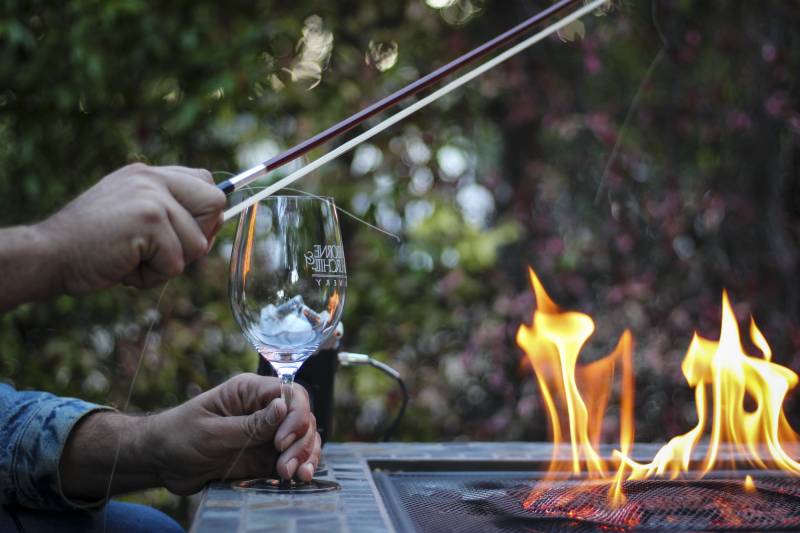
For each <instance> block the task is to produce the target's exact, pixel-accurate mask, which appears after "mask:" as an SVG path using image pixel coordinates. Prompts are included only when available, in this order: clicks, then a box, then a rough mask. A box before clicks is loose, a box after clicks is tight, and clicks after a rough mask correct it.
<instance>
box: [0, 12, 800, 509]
mask: <svg viewBox="0 0 800 533" xmlns="http://www.w3.org/2000/svg"><path fill="white" fill-rule="evenodd" d="M548 4H549V2H547V1H543V0H539V1H537V0H503V1H502V2H501V1H500V0H485V1H484V0H397V1H394V2H366V1H353V0H346V1H337V2H326V3H319V2H309V1H306V0H295V1H293V2H290V3H287V2H278V1H274V0H258V1H251V0H248V1H238V0H236V1H233V0H232V1H229V2H224V3H222V2H214V1H209V0H193V1H192V2H186V1H176V2H166V3H164V2H160V3H157V2H147V1H144V0H102V1H100V0H72V1H70V2H64V3H53V2H47V1H39V0H25V1H24V2H21V1H15V0H7V1H6V2H4V3H3V7H2V8H0V225H2V226H6V225H14V224H24V223H30V222H34V221H37V220H40V219H42V218H43V217H46V216H47V215H48V214H49V213H51V212H53V211H54V210H56V209H58V208H59V207H60V206H62V205H63V204H64V203H66V202H67V201H68V200H69V199H70V198H72V197H74V196H75V195H76V194H78V193H79V192H80V191H82V190H84V189H86V188H88V187H89V186H90V185H91V184H92V183H94V182H96V181H97V180H99V179H100V178H101V177H103V176H104V175H105V174H108V173H110V172H112V171H113V170H115V169H116V168H118V167H120V166H123V165H125V164H127V163H130V162H134V161H142V162H146V163H149V164H154V165H161V164H185V165H188V166H195V167H204V168H208V169H210V170H212V171H218V173H217V174H215V177H216V179H217V181H221V180H222V179H224V178H225V177H226V174H225V172H237V171H239V170H241V169H244V168H245V167H249V166H251V165H252V164H255V163H258V162H260V161H262V160H265V159H267V158H268V157H270V156H272V155H275V154H276V153H278V152H279V151H281V150H283V149H285V148H287V147H290V146H292V145H293V144H295V143H297V142H299V141H301V140H303V139H305V138H307V137H308V136H310V135H312V134H314V133H316V132H318V131H320V130H321V129H323V128H324V127H326V126H328V125H330V124H332V123H334V122H336V121H338V120H340V119H342V118H344V117H345V116H347V115H349V114H351V113H353V112H355V111H357V110H358V109H360V108H362V107H364V106H366V105H368V104H369V103H371V102H372V101H374V100H376V99H378V98H380V97H382V96H384V95H387V94H389V93H390V92H392V91H394V90H396V89H398V88H400V87H401V86H403V85H405V84H407V83H409V82H410V81H413V80H414V79H416V78H418V77H419V76H421V75H424V74H426V73H428V72H430V71H432V70H433V69H435V68H436V67H438V66H440V65H442V64H444V63H445V62H447V61H449V60H451V59H453V58H455V57H457V56H458V55H460V54H462V53H464V52H466V51H468V50H469V49H471V48H473V47H475V46H477V45H478V44H480V43H482V42H483V41H485V40H487V39H488V38H490V37H492V36H494V35H496V34H498V33H500V32H501V31H503V30H505V29H507V28H509V27H511V26H513V25H514V24H516V23H518V22H519V21H521V19H523V18H526V17H528V16H530V15H532V14H534V13H535V12H537V11H538V10H540V9H541V8H543V7H545V6H546V5H548ZM797 7H798V5H797V3H796V2H786V1H783V0H775V1H763V2H724V3H718V2H692V1H689V0H681V1H678V0H675V1H654V2H632V1H617V2H615V3H614V4H613V7H612V8H611V9H609V10H604V11H603V12H599V13H596V14H595V15H594V16H589V17H587V18H586V19H584V24H581V25H574V26H572V27H570V28H568V29H566V30H565V31H563V32H562V33H561V35H559V36H558V37H556V36H554V37H552V38H549V39H547V40H546V41H545V42H543V43H540V44H539V45H537V46H535V47H534V48H532V49H531V50H529V51H527V52H524V53H522V54H520V55H518V56H517V57H515V58H514V59H512V60H511V61H509V62H508V63H506V64H505V65H503V66H501V67H499V68H497V69H495V70H494V71H492V72H490V73H488V74H487V75H485V76H483V77H482V78H480V79H479V80H476V81H475V82H473V83H471V84H470V85H468V86H467V87H466V88H464V89H462V90H459V91H458V92H456V93H454V94H452V95H450V96H448V97H447V98H444V99H442V100H440V101H439V102H437V103H436V104H435V105H433V106H431V107H429V108H427V109H426V110H425V111H423V112H421V113H419V114H417V115H415V116H414V117H412V118H410V119H408V120H405V121H404V122H402V123H401V124H399V125H397V126H395V127H393V128H391V129H390V130H389V131H388V132H386V133H384V134H382V135H380V136H379V137H377V138H375V139H374V140H373V141H371V142H370V143H369V144H362V145H361V146H360V147H359V148H358V149H357V150H356V151H354V152H352V153H351V154H349V155H347V156H345V157H343V158H341V159H340V160H338V161H337V162H335V163H332V164H329V165H327V166H326V167H324V168H323V169H321V170H320V171H319V172H317V173H316V174H314V175H312V176H309V177H307V178H305V179H303V180H302V181H301V182H299V183H298V184H297V186H298V187H299V188H301V189H303V190H306V191H310V192H314V193H318V194H325V195H331V196H334V197H335V198H336V200H337V202H338V204H339V205H341V206H342V207H344V208H345V209H347V210H349V211H351V212H352V213H354V214H356V215H358V216H360V217H363V218H364V219H365V220H367V221H369V222H370V223H373V224H375V225H377V226H378V227H380V228H382V229H384V230H386V231H388V232H391V233H395V234H397V235H398V236H399V237H400V242H399V243H398V242H396V241H395V240H393V239H391V238H388V237H386V236H385V235H383V234H381V233H379V232H377V231H375V230H373V229H370V228H369V227H367V226H365V225H362V224H360V223H358V222H356V221H355V220H353V219H352V218H350V217H347V216H343V217H342V218H341V222H342V224H343V227H342V231H343V236H344V239H345V252H346V258H347V265H348V271H349V277H350V283H349V289H348V294H347V304H346V307H345V315H344V326H345V336H344V339H343V343H342V347H343V348H344V349H347V350H349V351H355V352H363V353H369V354H371V355H373V356H374V357H377V358H378V359H380V360H382V361H385V362H386V363H388V364H390V365H392V366H393V367H395V368H397V369H398V370H400V372H401V373H402V374H403V376H404V377H405V379H406V382H407V384H408V387H409V390H410V393H411V403H410V406H409V410H408V412H407V413H406V416H405V418H404V419H403V421H402V424H401V425H400V427H399V430H398V432H397V434H396V435H395V438H397V439H400V440H406V441H431V440H437V441H439V440H442V441H448V440H454V439H464V440H547V439H548V436H547V426H546V422H545V418H544V412H543V406H542V404H541V401H540V398H539V396H538V390H537V387H536V384H535V380H534V378H533V376H532V375H531V371H530V368H529V367H527V366H526V365H524V364H523V362H522V361H523V357H524V356H523V352H522V351H521V350H520V349H519V348H518V347H517V346H516V344H515V342H514V336H515V333H516V330H517V328H518V327H519V325H520V324H521V323H523V322H526V323H528V322H530V320H531V314H532V311H533V307H534V298H533V295H532V293H531V290H530V287H529V284H528V277H527V276H528V274H527V268H528V266H529V265H530V266H531V267H533V268H534V269H535V270H536V271H537V273H538V274H539V275H540V277H541V278H542V280H543V282H544V284H545V286H546V287H547V289H548V291H549V292H550V294H551V295H552V296H553V298H554V299H555V300H556V301H557V302H558V303H559V304H561V305H562V306H563V307H565V308H570V309H575V310H580V311H583V312H585V313H588V314H590V315H592V316H593V317H594V318H595V320H596V322H597V331H596V333H595V335H594V337H593V338H592V339H591V341H590V342H589V344H588V346H587V347H586V348H585V350H584V353H583V357H584V358H585V360H586V361H590V360H592V359H595V358H597V357H599V356H602V355H604V354H605V353H607V352H608V351H609V350H610V348H611V347H613V345H614V344H615V343H616V341H617V339H618V337H619V335H620V334H621V333H622V331H623V329H624V328H625V327H629V328H630V329H631V330H632V332H633V334H634V337H635V339H636V346H635V354H634V360H635V365H636V378H637V391H636V392H637V402H636V404H637V405H636V422H637V432H636V437H637V440H638V441H660V440H665V439H667V438H669V437H671V436H673V435H675V434H677V433H681V432H684V431H686V430H688V429H689V428H690V427H691V426H692V425H694V423H695V411H694V404H693V402H692V398H693V395H692V393H691V391H690V389H689V388H688V387H687V386H686V385H685V381H684V378H683V376H682V375H681V372H680V363H681V360H682V358H683V354H684V352H685V350H686V348H687V347H688V344H689V341H690V339H691V334H692V332H693V331H694V330H697V331H698V332H700V333H701V334H703V335H705V336H708V337H712V338H716V337H717V336H718V331H719V329H718V328H719V314H720V295H721V292H722V289H723V288H724V287H727V288H728V290H729V291H730V295H731V298H732V300H733V302H734V304H735V309H736V313H737V316H738V318H739V319H740V320H742V321H744V320H746V319H747V318H748V315H749V314H750V313H752V314H754V315H755V317H756V320H757V321H758V324H759V326H760V327H761V329H762V330H763V332H764V334H765V336H766V338H767V339H768V341H769V342H770V344H771V345H772V347H773V349H774V352H775V356H774V359H775V360H776V361H777V362H779V363H782V364H784V365H788V366H789V367H791V368H792V369H794V370H795V371H800V281H799V279H798V278H799V275H800V177H799V174H798V172H799V171H800V167H799V166H798V163H800V88H799V87H798V81H799V80H800V74H799V73H800V32H799V31H798V28H800V10H798V9H797ZM373 123H374V122H373ZM328 148H329V147H328ZM320 153H322V152H321V151H318V152H316V153H315V154H314V155H313V156H312V158H313V157H316V156H318V155H319V154H320ZM235 224H236V223H235V222H231V223H229V224H227V225H226V226H225V227H224V228H223V230H222V233H221V235H220V237H219V238H218V240H217V244H216V246H215V248H214V250H213V251H212V253H211V254H210V256H209V257H207V258H206V259H205V260H203V261H201V262H200V263H198V264H196V265H194V266H192V267H191V268H190V269H189V271H188V272H187V273H186V274H185V275H184V276H181V277H180V278H178V279H175V280H174V281H172V282H171V283H170V284H169V285H168V286H167V288H166V290H165V292H164V295H163V299H162V300H161V303H160V305H157V302H158V298H159V294H160V290H153V291H148V292H139V291H135V290H132V289H128V288H125V287H118V288H115V289H113V290H110V291H105V292H103V293H98V294H95V295H92V296H90V297H85V298H81V299H74V298H70V297H61V298H58V299H57V300H55V301H52V302H49V303H45V304H36V305H26V306H23V307H21V308H19V309H17V310H15V311H13V312H11V313H8V314H6V315H5V316H3V317H2V318H0V379H2V380H4V381H6V382H9V383H11V384H13V385H14V386H16V387H17V388H20V389H26V388H32V389H44V390H48V391H51V392H54V393H57V394H62V395H71V396H78V397H81V398H85V399H88V400H92V401H96V402H101V403H107V404H112V405H117V406H121V405H123V404H124V403H125V399H126V397H127V393H128V389H129V387H130V385H131V380H132V378H133V375H134V373H135V371H136V368H137V362H138V359H139V356H140V354H142V353H143V354H144V360H143V365H142V368H141V370H140V372H139V374H138V377H137V379H136V381H135V384H134V387H133V396H132V400H131V405H130V410H133V411H153V410H158V409H163V408H166V407H168V406H171V405H174V404H176V403H178V402H181V401H184V400H186V399H187V398H189V397H191V396H193V395H196V394H197V393H199V392H200V391H202V390H205V389H207V388H210V387H212V386H213V385H215V384H217V383H220V382H222V381H224V380H225V379H226V378H228V377H230V376H232V375H235V374H237V373H240V372H243V371H253V370H254V369H255V368H256V366H257V363H258V362H257V359H256V354H255V352H254V351H253V350H252V349H251V348H250V347H249V346H247V345H246V344H245V341H244V339H243V337H242V335H241V334H240V332H239V329H238V327H237V326H236V324H235V323H234V321H233V318H232V316H231V313H230V310H229V305H228V293H227V269H228V260H229V253H230V249H231V244H232V238H233V232H234V230H235ZM742 323H743V324H744V322H742ZM151 327H152V333H151V335H149V337H148V335H147V332H148V330H149V329H150V328H151ZM146 341H147V342H146ZM399 404H400V396H399V395H398V392H397V390H396V388H395V385H394V383H393V382H392V381H391V380H389V379H387V378H385V377H384V376H382V375H381V374H380V373H377V372H375V371H374V370H372V369H369V368H363V369H340V370H339V372H338V374H337V384H336V423H335V426H334V430H333V436H332V438H333V439H334V440H339V441H347V440H365V441H369V440H374V439H376V438H377V436H379V435H380V433H381V432H382V429H383V428H384V427H385V425H386V424H387V423H388V422H389V421H390V420H391V418H392V417H393V415H394V413H395V412H396V410H397V409H398V407H399ZM799 406H800V395H798V394H797V393H796V392H794V393H793V394H792V396H791V400H790V403H789V404H788V405H787V411H788V414H789V416H790V419H791V421H792V422H793V424H794V426H795V428H797V427H800V408H798V407H799ZM607 430H608V439H607V440H608V441H609V442H613V441H614V440H615V435H616V427H615V424H614V409H613V407H612V409H611V413H610V416H609V424H608V429H607ZM133 498H135V499H137V501H146V502H151V503H153V502H154V503H156V504H157V505H159V506H160V507H161V508H164V509H166V510H168V511H169V512H171V513H172V514H173V515H174V516H177V517H178V518H180V519H181V520H183V521H184V523H186V520H187V510H186V501H185V500H180V499H178V498H176V497H173V496H171V495H169V494H167V493H166V492H164V491H149V492H147V493H144V494H138V495H135V496H133Z"/></svg>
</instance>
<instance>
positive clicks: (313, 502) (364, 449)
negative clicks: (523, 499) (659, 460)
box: [190, 442, 800, 533]
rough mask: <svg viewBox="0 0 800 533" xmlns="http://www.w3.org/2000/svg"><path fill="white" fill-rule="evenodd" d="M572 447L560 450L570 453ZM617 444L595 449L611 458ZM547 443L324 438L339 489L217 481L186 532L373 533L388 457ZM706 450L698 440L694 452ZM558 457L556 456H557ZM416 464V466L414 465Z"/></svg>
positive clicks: (442, 457)
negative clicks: (243, 486) (377, 475)
mask: <svg viewBox="0 0 800 533" xmlns="http://www.w3.org/2000/svg"><path fill="white" fill-rule="evenodd" d="M568 448H569V447H568V446H567V447H564V448H562V451H563V452H564V453H565V454H567V455H564V456H563V457H564V458H565V459H568V457H569V455H568V454H569V449H568ZM614 448H615V446H612V445H603V446H601V447H600V449H599V450H598V451H599V452H600V453H601V455H602V456H603V457H610V456H611V452H612V450H613V449H614ZM659 448H660V445H659V444H650V443H648V444H642V443H637V444H635V446H634V448H633V457H634V458H635V459H637V460H640V461H645V462H646V461H649V460H650V459H651V458H652V457H653V456H654V455H655V453H656V452H657V451H658V449H659ZM784 448H785V449H786V451H787V452H788V453H789V454H790V456H792V457H800V446H791V445H789V446H785V447H784ZM552 450H553V449H552V446H551V445H550V444H549V443H543V442H538V443H537V442H449V443H380V444H377V443H376V444H368V443H328V444H327V445H326V446H325V448H324V450H323V461H324V463H325V465H326V466H327V470H328V472H327V475H326V476H318V477H319V478H320V479H330V480H334V481H337V482H338V483H339V484H341V486H342V490H341V491H337V492H329V493H318V494H289V495H276V494H265V493H251V492H241V491H236V490H234V489H232V488H231V487H230V485H229V484H222V483H215V484H212V485H210V486H208V487H207V488H206V489H205V490H204V491H203V494H202V498H201V502H200V505H199V507H198V509H197V512H196V513H195V518H194V522H193V524H192V527H191V530H190V531H191V533H211V532H218V531H225V532H237V533H266V532H278V531H280V532H302V533H315V532H326V533H336V532H342V533H377V532H383V531H394V530H395V528H394V526H393V525H392V522H391V519H390V518H389V514H388V512H387V509H386V507H385V506H384V504H383V502H382V500H381V497H380V493H379V492H378V489H377V487H376V485H375V482H374V481H373V476H372V468H373V467H375V466H376V465H378V466H380V465H381V463H384V464H385V465H387V466H383V467H382V468H388V469H392V468H393V467H392V466H390V465H392V463H394V462H397V463H404V462H405V463H406V464H411V463H412V462H413V461H419V462H420V464H432V462H435V463H436V464H438V463H448V462H450V463H453V464H454V463H457V462H462V463H464V462H467V463H469V464H470V466H471V465H474V466H475V467H476V469H480V468H481V467H480V465H481V464H486V463H487V462H494V461H497V462H503V463H505V464H507V465H511V467H510V468H511V469H513V468H515V466H514V465H515V464H517V463H519V464H523V463H528V464H529V463H541V465H542V466H543V468H544V469H546V464H547V463H549V461H550V459H551V454H552ZM706 451H707V449H706V446H704V445H702V444H701V445H699V446H698V447H697V448H696V449H695V450H694V452H695V453H694V454H693V455H694V456H695V457H696V458H698V459H701V458H702V457H703V456H704V454H705V452H706ZM560 455H561V454H560ZM735 456H737V453H736V451H735V450H726V449H725V448H723V449H721V450H720V456H719V458H720V460H724V459H726V458H733V457H735ZM412 468H413V467H412Z"/></svg>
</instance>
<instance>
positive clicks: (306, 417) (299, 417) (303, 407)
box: [275, 383, 316, 452]
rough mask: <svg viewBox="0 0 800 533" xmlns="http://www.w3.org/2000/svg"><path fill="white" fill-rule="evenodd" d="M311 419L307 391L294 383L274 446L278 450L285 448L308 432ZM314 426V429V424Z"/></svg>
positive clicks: (281, 450)
mask: <svg viewBox="0 0 800 533" xmlns="http://www.w3.org/2000/svg"><path fill="white" fill-rule="evenodd" d="M312 421H313V415H312V414H311V407H310V404H309V400H308V392H306V389H305V388H303V387H302V386H301V385H298V384H297V383H295V384H294V385H293V386H292V403H291V405H290V407H289V414H288V415H287V417H286V421H285V422H284V423H283V424H282V425H281V427H280V429H279V430H278V433H277V434H276V435H275V448H276V449H277V450H278V451H279V452H283V451H285V450H287V449H288V448H289V446H291V445H292V444H293V443H294V442H295V441H296V440H297V439H298V438H299V437H302V436H303V435H305V434H306V433H307V432H308V428H309V425H310V424H311V422H312ZM314 427H315V429H316V425H315V426H314Z"/></svg>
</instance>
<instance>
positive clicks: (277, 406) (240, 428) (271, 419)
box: [219, 398, 286, 450]
mask: <svg viewBox="0 0 800 533" xmlns="http://www.w3.org/2000/svg"><path fill="white" fill-rule="evenodd" d="M285 417H286V403H285V402H284V401H283V400H281V399H280V398H276V399H274V400H272V401H271V402H270V404H269V405H268V406H267V407H265V408H264V409H261V410H259V411H256V412H255V413H252V414H249V415H242V416H229V417H224V418H221V419H220V422H221V426H222V427H221V428H220V435H219V439H220V442H221V443H222V444H223V445H224V446H225V447H227V448H229V449H237V450H240V449H242V448H250V447H253V446H261V445H263V444H264V443H270V442H272V439H273V438H274V437H275V432H276V431H277V429H278V426H279V425H280V423H281V422H282V421H283V420H284V418H285Z"/></svg>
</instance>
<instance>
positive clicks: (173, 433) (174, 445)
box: [142, 374, 321, 494]
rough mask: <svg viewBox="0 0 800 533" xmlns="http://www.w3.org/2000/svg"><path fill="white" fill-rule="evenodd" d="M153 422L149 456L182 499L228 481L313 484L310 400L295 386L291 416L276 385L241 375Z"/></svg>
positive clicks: (316, 444) (316, 453)
mask: <svg viewBox="0 0 800 533" xmlns="http://www.w3.org/2000/svg"><path fill="white" fill-rule="evenodd" d="M148 418H149V420H148V421H147V422H146V424H145V427H146V429H145V434H146V435H147V436H146V438H144V439H143V440H142V442H143V443H145V447H144V450H145V451H146V452H147V453H152V454H153V457H154V460H155V465H156V471H157V472H158V476H159V478H160V481H161V483H162V484H163V485H164V486H166V487H167V488H168V489H169V490H171V491H172V492H175V493H177V494H191V493H193V492H197V491H198V490H200V489H201V488H202V487H203V486H204V485H205V484H206V483H207V482H208V481H210V480H212V479H221V478H229V479H235V478H247V477H269V476H274V475H275V474H278V475H280V476H281V477H282V478H284V479H291V478H292V477H297V478H298V479H300V480H303V481H310V480H311V478H312V477H313V475H314V471H315V470H316V468H317V464H318V463H319V457H320V448H321V439H320V436H319V433H317V423H316V419H315V418H314V415H313V414H312V413H311V411H310V408H309V400H308V393H307V392H306V391H305V389H304V388H303V387H301V386H300V385H295V386H294V390H293V396H292V400H291V406H290V407H289V410H288V414H287V409H286V404H285V403H284V401H283V400H281V399H280V382H279V381H278V379H277V378H271V377H264V376H258V375H255V374H241V375H239V376H236V377H234V378H232V379H230V380H228V381H226V382H225V383H223V384H222V385H219V386H218V387H216V388H214V389H211V390H209V391H207V392H205V393H203V394H200V395H199V396H197V397H195V398H193V399H192V400H189V401H188V402H186V403H184V404H182V405H180V406H178V407H175V408H174V409H170V410H169V411H165V412H163V413H160V414H157V415H153V416H152V417H148ZM276 459H277V461H276Z"/></svg>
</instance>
